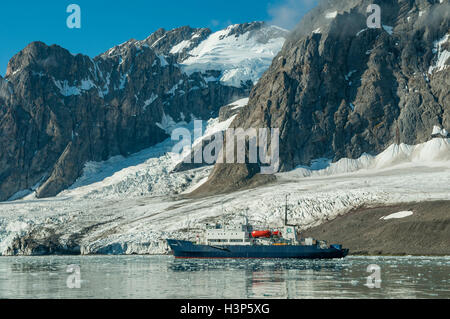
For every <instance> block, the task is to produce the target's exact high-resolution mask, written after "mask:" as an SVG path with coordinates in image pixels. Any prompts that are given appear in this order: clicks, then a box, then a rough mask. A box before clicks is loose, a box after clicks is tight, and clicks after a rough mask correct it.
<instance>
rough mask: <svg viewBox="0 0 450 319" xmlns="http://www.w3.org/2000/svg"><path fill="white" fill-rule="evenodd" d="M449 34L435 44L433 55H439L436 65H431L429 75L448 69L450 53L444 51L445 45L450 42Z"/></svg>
mask: <svg viewBox="0 0 450 319" xmlns="http://www.w3.org/2000/svg"><path fill="white" fill-rule="evenodd" d="M448 39H449V34H448V33H447V34H446V35H445V36H444V37H443V38H442V39H440V40H438V41H435V42H434V48H433V53H437V59H436V64H435V65H431V66H430V68H429V69H428V73H429V74H433V73H434V72H440V71H443V70H445V69H447V68H448V65H447V60H448V59H449V58H450V51H448V50H443V48H442V47H443V46H444V44H446V43H447V42H448Z"/></svg>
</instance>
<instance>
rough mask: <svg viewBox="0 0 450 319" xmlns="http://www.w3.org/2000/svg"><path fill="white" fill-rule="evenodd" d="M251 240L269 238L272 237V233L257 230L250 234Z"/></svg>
mask: <svg viewBox="0 0 450 319" xmlns="http://www.w3.org/2000/svg"><path fill="white" fill-rule="evenodd" d="M252 237H253V238H270V237H272V232H271V231H270V230H257V231H254V232H252Z"/></svg>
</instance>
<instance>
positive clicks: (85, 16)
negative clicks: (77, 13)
mask: <svg viewBox="0 0 450 319" xmlns="http://www.w3.org/2000/svg"><path fill="white" fill-rule="evenodd" d="M316 2H317V0H266V1H264V0H227V1H222V0H220V1H219V0H170V1H168V0H158V1H155V0H128V1H124V0H70V1H67V0H42V1H36V0H22V1H1V4H0V9H1V12H2V15H1V18H0V74H1V75H4V74H5V72H6V66H7V64H8V61H9V59H10V58H11V57H12V56H13V55H14V54H16V53H17V52H19V51H20V50H22V49H23V48H24V47H25V46H27V45H28V44H29V43H30V42H32V41H38V40H39V41H43V42H45V43H47V44H49V45H50V44H58V45H60V46H62V47H64V48H66V49H68V50H69V51H70V52H72V53H83V54H87V55H90V56H96V55H98V54H100V53H102V52H104V51H106V50H108V49H109V48H111V47H113V46H114V45H117V44H120V43H123V42H125V41H127V40H129V39H131V38H135V39H139V40H140V39H145V38H146V37H147V36H149V35H150V34H151V33H152V32H154V31H156V30H157V29H158V28H165V29H167V30H169V29H173V28H176V27H180V26H184V25H190V26H192V27H209V28H211V29H212V30H213V31H216V30H219V29H222V28H224V27H226V26H228V25H229V24H234V23H243V22H251V21H267V22H269V23H272V24H276V25H279V26H282V27H285V28H292V27H294V25H295V24H296V23H297V22H298V21H299V20H300V18H301V17H302V16H303V15H304V14H305V13H306V12H308V11H309V10H310V9H311V8H312V7H313V6H314V5H315V4H316ZM72 3H74V4H78V5H79V6H80V7H81V21H82V22H81V23H82V27H81V29H69V28H67V26H66V19H67V17H68V16H69V14H68V13H66V8H67V6H68V5H69V4H72Z"/></svg>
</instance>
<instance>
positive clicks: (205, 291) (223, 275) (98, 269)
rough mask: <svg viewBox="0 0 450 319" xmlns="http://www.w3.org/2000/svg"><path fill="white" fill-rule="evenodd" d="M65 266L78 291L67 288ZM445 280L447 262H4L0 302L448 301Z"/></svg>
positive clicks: (448, 279)
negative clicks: (371, 281) (376, 270)
mask: <svg viewBox="0 0 450 319" xmlns="http://www.w3.org/2000/svg"><path fill="white" fill-rule="evenodd" d="M72 264H75V265H79V266H80V269H81V282H82V284H81V289H69V288H68V287H67V285H66V279H67V276H68V275H69V274H68V273H67V266H68V265H72ZM370 264H378V265H379V266H380V268H381V271H382V285H381V289H369V288H368V287H367V286H365V285H366V280H367V276H368V275H369V274H368V273H367V272H366V269H367V266H368V265H370ZM449 274H450V258H412V257H402V258H397V257H386V258H383V257H379V258H363V257H361V258H355V257H350V258H346V259H344V260H330V261H303V260H175V259H174V258H173V257H168V256H164V257H163V256H161V257H150V256H128V257H123V256H102V257H100V256H93V257H76V256H67V257H21V258H17V257H15V258H9V257H3V258H0V298H180V299H182V298H450V276H449Z"/></svg>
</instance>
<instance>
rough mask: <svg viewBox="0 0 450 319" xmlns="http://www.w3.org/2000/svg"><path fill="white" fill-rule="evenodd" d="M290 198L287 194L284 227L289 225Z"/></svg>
mask: <svg viewBox="0 0 450 319" xmlns="http://www.w3.org/2000/svg"><path fill="white" fill-rule="evenodd" d="M288 196H289V195H287V194H286V206H285V209H284V226H287V225H288Z"/></svg>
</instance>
